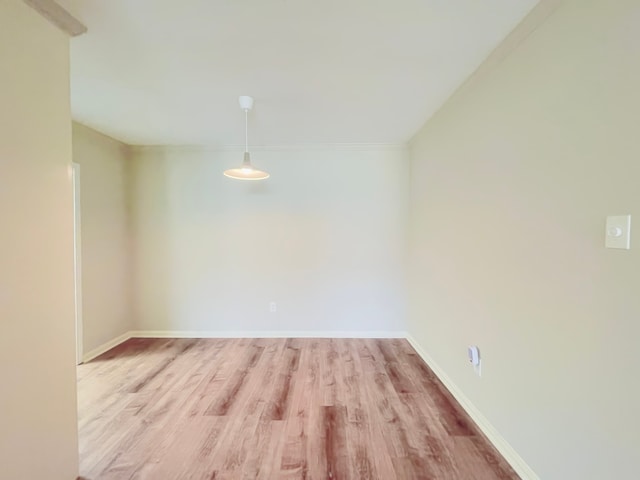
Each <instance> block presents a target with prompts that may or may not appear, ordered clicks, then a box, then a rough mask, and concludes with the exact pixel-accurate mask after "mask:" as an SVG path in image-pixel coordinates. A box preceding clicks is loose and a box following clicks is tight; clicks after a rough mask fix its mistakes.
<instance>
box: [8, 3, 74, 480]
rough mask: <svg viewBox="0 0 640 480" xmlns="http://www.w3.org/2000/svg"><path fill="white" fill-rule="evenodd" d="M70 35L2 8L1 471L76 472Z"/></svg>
mask: <svg viewBox="0 0 640 480" xmlns="http://www.w3.org/2000/svg"><path fill="white" fill-rule="evenodd" d="M68 42H69V41H68V38H67V37H66V35H64V34H63V33H61V32H59V31H58V30H57V29H56V28H54V27H52V26H51V25H50V24H49V23H47V22H46V21H45V20H44V19H42V18H41V17H40V16H39V15H38V14H36V13H35V12H34V11H33V10H31V9H30V8H29V7H27V6H26V5H25V4H24V3H23V2H21V1H18V0H2V1H0V78H1V79H2V81H1V87H0V105H2V107H1V108H0V218H1V219H2V233H1V234H0V238H1V240H0V245H1V246H2V248H0V321H1V324H2V334H1V335H0V378H1V379H2V380H1V382H2V387H1V391H2V392H1V393H0V432H1V433H0V476H1V477H2V478H3V479H4V478H6V479H25V480H31V479H50V480H72V479H74V478H76V476H77V474H78V445H77V423H76V387H75V362H74V360H75V356H74V353H75V348H74V345H75V333H74V326H75V322H74V300H73V208H72V207H73V203H72V186H71V171H70V167H71V114H70V111H69V52H68V50H69V45H68Z"/></svg>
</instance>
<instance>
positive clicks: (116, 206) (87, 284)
mask: <svg viewBox="0 0 640 480" xmlns="http://www.w3.org/2000/svg"><path fill="white" fill-rule="evenodd" d="M73 161H74V162H76V163H78V164H80V188H81V193H80V203H81V205H80V210H81V225H82V227H81V232H82V319H83V337H84V351H85V353H86V352H90V351H91V350H92V349H95V348H97V347H99V346H100V345H102V344H104V343H106V342H108V341H110V340H112V339H113V338H116V337H118V336H119V335H122V334H123V333H125V332H127V331H129V330H132V329H133V318H132V302H133V298H132V286H133V285H132V283H133V282H132V280H131V275H132V267H131V248H132V247H131V235H130V227H131V224H130V214H129V213H130V209H129V189H128V182H129V180H128V168H129V163H128V159H127V147H126V146H125V145H123V144H122V143H120V142H118V141H116V140H113V139H112V138H109V137H106V136H104V135H102V134H100V133H98V132H96V131H94V130H92V129H90V128H88V127H85V126H83V125H80V124H78V123H74V124H73Z"/></svg>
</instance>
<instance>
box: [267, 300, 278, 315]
mask: <svg viewBox="0 0 640 480" xmlns="http://www.w3.org/2000/svg"><path fill="white" fill-rule="evenodd" d="M269 311H270V312H271V313H276V311H278V304H277V303H276V302H271V303H269Z"/></svg>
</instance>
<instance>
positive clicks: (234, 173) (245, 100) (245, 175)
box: [224, 96, 269, 180]
mask: <svg viewBox="0 0 640 480" xmlns="http://www.w3.org/2000/svg"><path fill="white" fill-rule="evenodd" d="M238 102H239V103H240V108H241V109H242V110H244V159H243V160H242V165H241V166H240V167H238V168H230V169H229V170H225V172H224V175H225V177H229V178H235V179H237V180H265V179H267V178H269V174H268V173H267V172H263V171H262V170H258V169H257V168H255V167H254V166H253V165H251V156H250V154H249V125H248V118H249V110H251V109H252V108H253V98H251V97H247V96H241V97H240V98H239V99H238Z"/></svg>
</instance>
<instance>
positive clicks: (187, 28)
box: [59, 0, 537, 146]
mask: <svg viewBox="0 0 640 480" xmlns="http://www.w3.org/2000/svg"><path fill="white" fill-rule="evenodd" d="M59 3H60V4H62V5H63V6H65V7H66V8H67V9H68V10H69V11H70V12H71V13H72V14H74V15H75V16H76V17H78V18H79V19H80V20H82V21H83V22H84V23H85V24H86V25H87V27H88V28H89V31H88V33H87V34H86V35H83V36H80V37H76V38H74V39H72V41H71V45H72V47H71V63H72V68H71V92H72V109H73V116H74V118H75V119H76V120H77V121H79V122H81V123H83V124H85V125H88V126H90V127H92V128H94V129H96V130H99V131H101V132H103V133H105V134H107V135H110V136H112V137H114V138H117V139H119V140H121V141H123V142H126V143H129V144H134V145H210V146H216V145H238V144H242V143H243V141H244V119H243V113H242V111H241V110H240V108H239V107H238V103H237V98H238V96H239V95H251V96H253V97H254V98H255V106H254V110H253V111H252V112H251V113H250V117H249V118H250V120H249V121H250V123H249V134H250V143H251V144H252V145H291V144H295V145H300V144H323V143H332V144H333V143H403V142H406V141H407V140H409V139H410V138H411V136H412V135H413V134H414V133H415V132H416V131H417V130H418V129H419V128H420V127H421V126H422V125H423V124H424V122H425V121H426V120H427V119H428V118H429V117H430V116H431V115H432V114H433V113H434V112H435V111H436V110H437V109H438V107H439V106H440V105H442V103H443V102H444V101H445V100H446V99H447V98H448V97H449V96H450V95H451V93H453V91H454V90H455V89H456V88H457V87H458V86H459V85H460V84H461V83H462V82H463V81H464V80H465V79H466V78H467V77H468V76H469V75H470V74H471V73H472V72H473V71H474V70H475V69H476V68H477V67H478V65H479V64H480V63H482V61H483V60H484V59H485V58H486V57H487V55H488V54H489V53H490V52H491V50H493V48H495V47H496V46H497V45H498V43H499V42H500V41H501V40H502V39H503V38H504V37H505V36H506V35H507V34H508V33H509V32H510V31H511V30H512V29H513V28H514V27H515V26H516V25H517V23H518V22H519V21H520V20H521V19H522V18H523V17H524V16H525V15H526V14H527V13H528V12H529V11H530V10H531V8H533V6H534V5H535V4H536V3H537V1H536V0H108V1H107V0H60V2H59Z"/></svg>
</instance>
